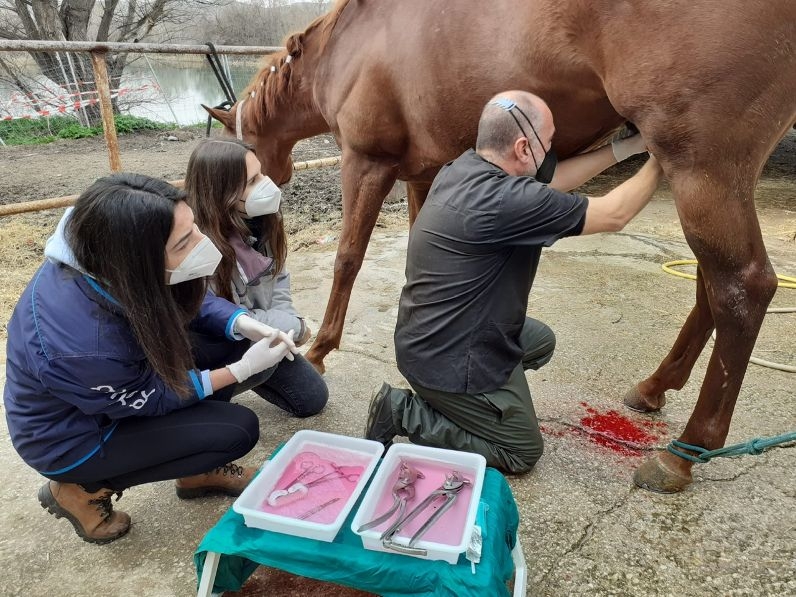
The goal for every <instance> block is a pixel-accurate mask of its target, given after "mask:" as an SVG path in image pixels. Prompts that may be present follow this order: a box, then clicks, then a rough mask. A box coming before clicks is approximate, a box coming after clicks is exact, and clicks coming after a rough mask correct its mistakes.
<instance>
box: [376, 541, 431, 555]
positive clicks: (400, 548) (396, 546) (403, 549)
mask: <svg viewBox="0 0 796 597" xmlns="http://www.w3.org/2000/svg"><path fill="white" fill-rule="evenodd" d="M382 545H384V547H386V548H387V549H392V550H393V551H397V552H398V553H404V554H406V555H410V556H427V555H428V550H426V549H421V548H419V547H407V546H406V545H401V544H400V543H393V542H392V541H391V540H387V541H383V542H382Z"/></svg>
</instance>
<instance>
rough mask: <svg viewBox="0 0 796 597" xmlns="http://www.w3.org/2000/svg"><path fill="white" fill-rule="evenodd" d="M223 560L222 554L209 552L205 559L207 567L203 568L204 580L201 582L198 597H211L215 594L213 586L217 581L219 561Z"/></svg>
mask: <svg viewBox="0 0 796 597" xmlns="http://www.w3.org/2000/svg"><path fill="white" fill-rule="evenodd" d="M220 559H221V554H219V553H218V552H215V551H208V552H207V557H206V558H205V565H204V566H203V567H202V578H201V579H200V580H199V591H197V593H196V597H211V596H212V595H214V593H213V584H214V583H215V580H216V571H217V570H218V561H219V560H220Z"/></svg>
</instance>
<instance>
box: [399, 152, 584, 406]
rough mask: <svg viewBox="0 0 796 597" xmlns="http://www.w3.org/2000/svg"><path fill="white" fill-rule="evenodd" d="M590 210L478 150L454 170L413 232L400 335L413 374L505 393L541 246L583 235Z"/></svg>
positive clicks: (446, 387) (405, 368) (403, 366)
mask: <svg viewBox="0 0 796 597" xmlns="http://www.w3.org/2000/svg"><path fill="white" fill-rule="evenodd" d="M587 206H588V199H587V198H586V197H584V196H582V195H576V194H572V193H562V192H560V191H556V190H555V189H551V188H550V187H548V186H547V185H544V184H542V183H540V182H537V181H536V180H534V179H533V178H532V177H529V176H510V175H509V174H507V173H506V172H504V171H503V170H501V169H500V168H498V167H497V166H495V165H494V164H492V163H490V162H488V161H486V160H485V159H483V158H482V157H480V156H479V155H478V154H477V153H475V151H473V150H468V151H466V152H465V153H464V154H462V155H461V156H460V157H459V158H457V159H456V160H454V161H453V162H450V163H449V164H446V165H445V166H444V167H443V168H442V169H441V170H440V172H439V174H438V175H437V177H436V178H435V179H434V183H433V184H432V186H431V190H430V192H429V195H428V198H427V199H426V202H425V204H424V205H423V208H422V209H421V210H420V213H419V214H418V217H417V220H416V221H415V223H414V224H413V226H412V229H411V231H410V233H409V246H408V249H407V259H406V286H404V289H403V291H402V293H401V300H400V304H399V308H398V320H397V324H396V328H395V354H396V358H397V361H398V369H399V370H400V371H401V373H402V374H403V375H404V377H406V379H408V380H409V381H410V382H411V383H414V384H418V385H420V386H423V387H426V388H429V389H433V390H441V391H445V392H458V393H469V394H475V393H480V392H489V391H492V390H495V389H497V388H499V387H500V386H502V385H503V384H504V383H505V382H506V380H507V379H508V377H509V374H510V373H511V371H512V370H513V369H514V367H516V366H517V364H518V363H519V362H520V360H521V358H522V349H521V348H520V345H519V335H520V330H521V329H522V325H523V323H524V321H525V312H526V310H527V308H528V294H529V292H530V290H531V285H532V284H533V279H534V276H535V275H536V268H537V266H538V264H539V257H540V255H541V251H542V247H543V246H550V245H552V244H553V243H554V242H555V241H556V240H558V239H559V238H563V237H565V236H576V235H578V234H580V232H581V231H582V230H583V224H584V221H585V217H586V207H587Z"/></svg>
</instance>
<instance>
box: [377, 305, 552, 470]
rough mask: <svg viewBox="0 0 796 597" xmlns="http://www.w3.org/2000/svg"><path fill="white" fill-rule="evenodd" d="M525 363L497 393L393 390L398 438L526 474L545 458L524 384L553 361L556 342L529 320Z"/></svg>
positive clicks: (416, 388)
mask: <svg viewBox="0 0 796 597" xmlns="http://www.w3.org/2000/svg"><path fill="white" fill-rule="evenodd" d="M520 346H521V347H522V349H523V351H524V355H523V358H522V362H521V363H520V364H518V365H517V366H516V367H515V368H514V370H513V371H512V372H511V375H509V378H508V380H506V383H505V384H504V385H503V386H502V387H500V388H497V389H496V390H493V391H491V392H484V393H481V394H459V393H450V392H441V391H439V390H430V389H428V388H424V387H421V386H418V385H415V384H412V389H413V390H414V392H415V393H414V394H411V393H409V392H399V391H397V390H394V391H393V393H392V396H391V399H392V406H393V419H394V422H395V423H396V428H397V430H398V435H403V436H406V437H408V438H409V440H410V441H411V442H412V443H414V444H419V445H423V446H433V447H438V448H448V449H451V450H462V451H465V452H475V453H477V454H481V455H483V456H484V458H486V463H487V466H491V467H495V468H497V469H500V470H501V471H503V472H507V473H526V472H528V471H529V470H531V468H533V465H534V464H536V461H537V460H539V458H540V457H541V456H542V450H543V442H542V434H541V433H540V432H539V422H538V421H537V420H536V413H535V411H534V408H533V402H532V401H531V391H530V389H529V388H528V382H527V380H526V379H525V371H526V370H527V369H539V367H541V366H542V365H544V364H546V363H547V362H548V361H549V360H550V358H551V357H552V356H553V350H554V349H555V346H556V337H555V334H554V333H553V330H551V329H550V328H549V327H548V326H547V325H545V324H544V323H542V322H541V321H537V320H535V319H531V318H530V317H528V318H526V319H525V324H524V325H523V327H522V331H521V332H520Z"/></svg>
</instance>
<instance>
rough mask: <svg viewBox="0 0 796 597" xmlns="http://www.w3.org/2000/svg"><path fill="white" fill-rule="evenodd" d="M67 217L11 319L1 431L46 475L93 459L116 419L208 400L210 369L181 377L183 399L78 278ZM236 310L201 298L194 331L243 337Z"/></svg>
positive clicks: (94, 290)
mask: <svg viewBox="0 0 796 597" xmlns="http://www.w3.org/2000/svg"><path fill="white" fill-rule="evenodd" d="M68 217H69V212H67V213H66V214H65V215H64V217H63V219H62V220H61V222H60V223H59V225H58V229H57V231H56V233H55V235H54V236H53V237H52V238H50V240H49V241H48V242H47V247H46V250H45V255H46V256H47V257H48V260H47V261H46V262H45V263H44V264H43V265H42V266H41V267H40V268H39V270H38V271H37V272H36V274H35V275H34V276H33V280H31V282H30V283H29V284H28V287H27V288H26V289H25V291H24V292H23V293H22V297H21V298H20V299H19V303H17V306H16V308H15V309H14V313H13V315H12V316H11V320H10V321H9V322H8V344H7V359H6V385H5V390H4V394H3V397H4V401H5V409H6V420H7V421H8V430H9V433H10V435H11V441H12V443H13V445H14V448H15V449H16V451H17V452H18V453H19V455H20V456H21V457H22V459H23V460H24V461H25V462H27V463H28V464H29V465H30V466H31V467H33V468H34V469H36V470H37V471H39V472H40V473H42V474H44V475H48V476H54V475H58V474H61V473H64V472H66V471H68V470H70V469H73V468H75V467H76V466H79V465H80V464H82V463H83V462H85V461H86V460H88V459H89V458H91V457H92V456H94V455H95V454H96V453H97V452H99V451H100V450H101V448H102V444H103V442H105V441H107V439H108V438H109V437H110V436H111V434H112V433H113V431H114V429H115V428H116V426H117V425H118V423H119V420H120V419H123V418H125V417H148V416H157V415H165V414H166V413H169V412H171V411H174V410H177V409H180V408H185V407H188V406H191V405H192V404H195V403H196V402H198V401H199V400H202V399H203V398H205V396H207V395H209V394H210V393H212V387H211V386H210V384H209V372H207V371H202V372H200V371H198V370H191V371H188V372H187V375H188V377H189V379H190V381H191V386H192V387H193V392H192V393H191V395H190V396H187V397H180V396H179V395H177V394H176V393H175V392H174V391H173V390H171V389H170V388H168V387H167V386H166V385H165V384H164V382H163V380H161V379H160V377H158V375H157V374H156V373H155V371H154V370H153V369H152V367H151V366H150V364H149V362H148V361H147V359H146V357H145V356H144V351H143V350H142V349H141V346H140V345H139V344H138V342H137V341H136V339H135V336H134V335H133V332H132V330H131V328H130V325H129V323H128V322H127V319H126V318H125V316H124V313H123V311H122V308H121V307H120V306H119V304H118V303H117V302H116V301H115V300H114V299H113V297H112V296H111V295H109V294H108V293H107V292H106V291H105V290H104V289H103V288H101V286H100V285H99V284H98V283H97V281H96V280H94V279H93V278H91V277H89V276H88V275H86V274H85V273H82V272H81V271H80V266H79V264H77V262H76V261H75V258H74V255H73V254H72V251H71V249H69V247H68V245H67V243H66V240H65V238H64V235H63V234H64V227H65V226H64V224H65V222H66V220H67V219H68ZM243 313H245V311H243V310H241V309H240V308H238V307H237V306H236V305H233V304H232V303H230V302H228V301H226V300H224V299H221V298H219V297H216V296H214V295H213V294H211V293H208V295H207V296H206V297H205V300H204V303H203V304H202V308H201V310H200V313H199V315H198V316H197V318H196V319H195V320H194V321H193V322H192V328H193V329H197V330H200V331H202V332H204V333H207V334H211V335H218V336H224V335H226V336H227V337H229V338H231V339H240V337H239V336H236V335H234V334H233V333H232V330H233V327H234V321H235V319H237V317H238V316H240V315H241V314H243Z"/></svg>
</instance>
